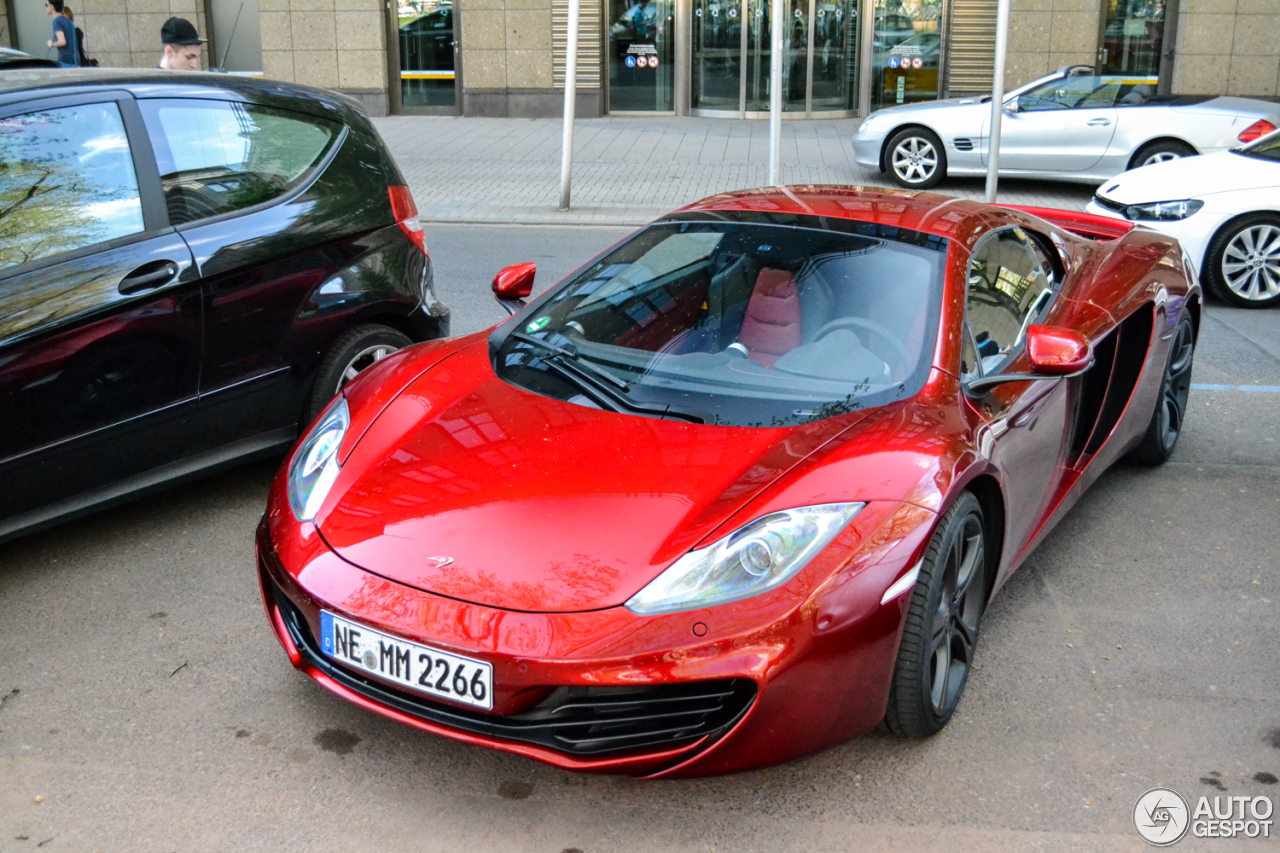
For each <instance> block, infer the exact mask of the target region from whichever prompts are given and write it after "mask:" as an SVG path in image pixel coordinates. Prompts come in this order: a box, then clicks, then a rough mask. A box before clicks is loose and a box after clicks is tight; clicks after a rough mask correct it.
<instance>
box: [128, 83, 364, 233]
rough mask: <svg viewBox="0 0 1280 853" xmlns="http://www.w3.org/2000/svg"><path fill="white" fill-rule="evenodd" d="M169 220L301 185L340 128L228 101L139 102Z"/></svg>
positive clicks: (230, 207)
mask: <svg viewBox="0 0 1280 853" xmlns="http://www.w3.org/2000/svg"><path fill="white" fill-rule="evenodd" d="M139 106H141V107H142V113H143V116H144V117H145V118H146V122H147V131H148V132H149V134H150V135H151V143H152V146H153V147H154V148H155V152H156V162H157V165H158V166H159V168H160V180H161V183H162V185H163V187H164V197H165V203H166V206H167V207H168V209H169V222H170V224H173V225H182V224H184V223H187V222H194V221H196V220H200V219H206V218H208V217H211V216H218V215H219V214H223V213H228V212H231V211H235V210H243V209H245V208H247V207H253V206H254V205H257V204H261V203H263V202H266V201H271V200H272V199H274V198H278V197H280V196H282V195H284V194H285V193H287V192H288V191H289V190H291V189H293V188H294V187H296V186H298V185H299V184H301V183H302V182H304V181H306V180H307V179H308V178H310V176H311V175H312V173H313V172H314V169H315V167H316V166H317V165H318V164H319V163H320V161H321V160H322V159H323V158H324V155H325V153H326V152H327V151H328V149H329V147H330V146H331V145H332V144H333V142H334V140H336V139H337V137H338V133H339V131H340V130H341V129H342V126H341V125H340V124H338V123H337V122H331V121H326V120H324V119H320V118H314V117H312V116H306V115H302V114H300V113H292V112H287V111H285V110H276V109H271V108H269V107H262V106H258V105H256V104H243V103H238V102H234V101H230V102H229V101H201V100H181V101H178V100H167V99H157V100H144V101H140V102H139Z"/></svg>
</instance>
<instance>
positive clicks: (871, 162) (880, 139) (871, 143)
mask: <svg viewBox="0 0 1280 853" xmlns="http://www.w3.org/2000/svg"><path fill="white" fill-rule="evenodd" d="M883 147H884V134H883V133H874V132H873V133H867V134H865V135H864V134H862V133H859V134H858V135H856V136H854V137H853V162H855V163H857V164H858V165H859V166H862V167H863V168H864V169H872V170H874V171H876V172H883V171H884V164H882V163H881V162H880V151H881V149H882V148H883Z"/></svg>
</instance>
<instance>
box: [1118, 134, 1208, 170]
mask: <svg viewBox="0 0 1280 853" xmlns="http://www.w3.org/2000/svg"><path fill="white" fill-rule="evenodd" d="M1197 153H1199V152H1197V151H1196V149H1194V148H1192V147H1191V146H1190V145H1188V144H1187V143H1185V142H1179V141H1178V140H1176V139H1161V140H1157V141H1156V142H1152V143H1150V144H1149V145H1144V146H1143V147H1142V148H1140V149H1138V153H1137V154H1135V155H1133V160H1132V161H1130V163H1129V168H1130V169H1137V168H1140V167H1142V166H1151V165H1154V164H1156V163H1167V162H1169V161H1170V160H1181V159H1182V158H1183V157H1194V156H1196V154H1197Z"/></svg>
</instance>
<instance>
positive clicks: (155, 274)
mask: <svg viewBox="0 0 1280 853" xmlns="http://www.w3.org/2000/svg"><path fill="white" fill-rule="evenodd" d="M157 265H159V268H157ZM177 274H178V265H177V264H175V263H174V262H173V261H154V262H152V263H149V264H144V265H142V266H140V267H138V268H137V269H136V270H134V271H133V272H131V273H129V274H128V275H127V276H125V277H124V278H122V279H120V285H119V287H117V288H116V289H117V290H119V291H120V293H121V294H123V295H125V296H128V295H129V294H130V293H138V292H140V291H143V290H153V289H155V288H157V287H159V286H160V285H162V284H167V283H168V282H169V281H170V280H171V279H172V278H173V277H174V276H175V275H177Z"/></svg>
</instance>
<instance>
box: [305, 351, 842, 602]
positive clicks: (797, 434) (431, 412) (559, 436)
mask: <svg viewBox="0 0 1280 853" xmlns="http://www.w3.org/2000/svg"><path fill="white" fill-rule="evenodd" d="M862 417H863V413H853V414H850V415H845V416H840V417H835V418H829V419H826V420H823V421H818V422H815V423H811V424H805V425H801V426H797V427H793V428H781V429H773V428H743V427H725V426H716V425H703V424H690V423H685V422H679V421H666V420H658V419H656V418H649V417H640V416H635V415H626V414H619V413H616V412H607V411H601V410H598V409H593V408H588V407H586V406H579V405H575V404H572V403H566V402H561V401H559V400H555V399H552V398H549V397H542V396H539V395H537V394H534V393H532V392H529V391H526V390H524V389H522V388H519V387H516V386H514V385H511V384H509V383H507V382H504V381H503V380H501V379H499V378H497V377H496V376H495V375H494V373H493V371H492V369H491V367H490V364H489V357H488V348H487V346H486V345H485V342H484V340H483V339H481V340H480V341H478V342H477V343H476V344H474V345H472V346H470V347H467V348H466V349H464V350H463V351H461V352H459V353H458V354H457V355H456V356H454V357H452V358H450V359H447V360H445V361H443V362H441V363H440V364H438V365H436V366H435V367H434V368H432V369H431V370H428V371H427V372H426V373H424V374H423V375H422V376H420V377H418V378H417V379H416V380H414V381H413V382H412V383H410V384H409V385H408V386H407V387H406V389H405V391H404V392H403V393H402V394H400V395H399V396H398V397H397V398H396V399H395V400H394V401H393V402H392V403H390V404H389V405H388V406H387V407H386V409H385V410H384V411H383V412H382V414H381V415H379V416H378V418H377V419H376V420H375V421H374V422H373V424H372V425H371V426H370V427H369V429H368V431H367V432H366V433H365V434H364V437H363V438H361V440H360V442H359V443H358V444H357V445H356V446H355V448H354V449H353V450H352V451H351V454H350V455H349V456H348V457H347V459H346V462H345V464H344V465H343V468H342V471H341V473H340V474H339V476H338V479H337V480H336V481H335V483H334V486H333V489H332V490H331V492H330V494H329V497H328V499H327V500H326V501H325V504H324V506H323V507H322V508H321V511H320V513H319V514H318V515H317V517H316V525H317V527H318V528H319V530H320V532H321V535H322V536H323V537H324V539H325V541H326V542H327V543H328V544H329V546H330V547H331V548H333V549H334V550H335V551H336V552H337V553H338V554H339V555H340V556H341V557H342V558H343V559H345V560H347V561H348V562H350V563H353V564H355V565H356V566H359V567H361V568H363V569H365V570H367V571H369V572H371V573H373V574H377V575H380V576H382V577H385V578H388V579H390V580H394V581H397V582H399V583H402V584H406V585H408V586H412V587H415V588H417V589H421V590H424V591H427V592H432V593H436V594H439V595H444V596H449V597H451V598H456V599H461V600H464V601H468V602H472V603H476V604H482V605H487V606H491V607H497V608H503V609H508V610H520V611H536V612H570V611H581V610H594V609H599V608H605V607H612V606H616V605H620V604H622V603H624V602H626V600H627V599H628V598H630V597H631V596H632V595H634V594H635V593H636V592H638V591H639V590H640V589H642V588H643V587H644V586H645V584H647V583H648V582H649V581H651V580H652V579H653V578H655V577H657V575H658V574H659V573H661V571H662V570H663V569H665V568H666V567H667V566H669V565H670V564H671V563H672V562H674V561H675V560H676V559H678V558H679V557H680V556H681V555H683V554H684V553H685V552H687V551H688V550H689V549H690V548H692V547H694V546H695V545H697V544H698V543H699V541H700V540H702V539H704V538H705V537H707V536H708V535H709V534H711V533H712V532H714V531H715V530H716V528H717V527H718V526H719V525H720V524H722V523H723V522H724V521H725V520H726V519H727V518H729V516H731V515H732V514H733V512H734V511H735V510H738V509H740V508H741V507H742V506H743V505H744V504H746V503H747V502H748V501H750V500H751V499H752V498H753V497H755V496H756V495H758V494H760V493H761V492H762V491H763V490H764V489H765V488H767V487H768V486H769V484H770V483H772V482H774V481H775V480H777V479H778V478H779V477H781V476H782V475H783V474H785V473H786V472H787V471H788V470H790V469H791V468H793V467H794V466H795V465H796V464H798V463H799V462H800V461H801V460H803V459H804V458H805V457H807V456H809V455H810V454H812V453H813V452H814V451H815V450H817V449H818V448H820V447H821V446H822V445H823V444H825V443H826V442H828V441H829V440H830V439H832V438H833V437H835V436H836V435H838V434H839V433H840V432H842V431H844V430H845V429H847V428H849V427H850V426H852V425H853V424H855V423H857V422H858V421H859V420H861V419H862Z"/></svg>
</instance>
